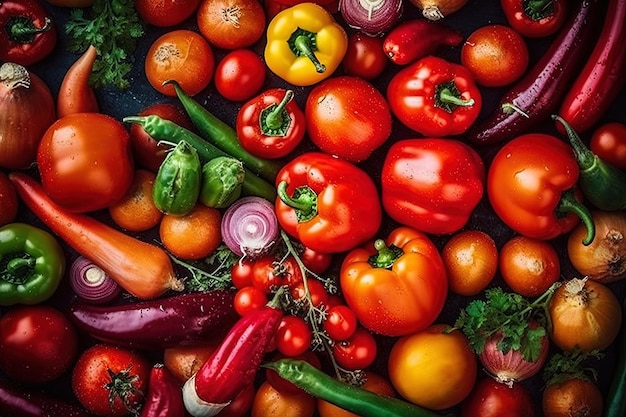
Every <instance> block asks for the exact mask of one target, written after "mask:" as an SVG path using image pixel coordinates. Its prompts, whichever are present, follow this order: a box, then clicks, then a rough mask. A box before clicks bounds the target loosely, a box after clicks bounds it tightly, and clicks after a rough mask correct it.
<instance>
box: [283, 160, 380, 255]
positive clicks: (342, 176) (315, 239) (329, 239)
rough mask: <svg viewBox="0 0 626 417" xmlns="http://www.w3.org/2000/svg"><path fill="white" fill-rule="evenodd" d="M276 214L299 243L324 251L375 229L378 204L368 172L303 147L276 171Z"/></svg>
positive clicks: (354, 242)
mask: <svg viewBox="0 0 626 417" xmlns="http://www.w3.org/2000/svg"><path fill="white" fill-rule="evenodd" d="M276 184H277V188H278V190H277V191H278V198H277V199H276V216H277V218H278V222H279V223H280V225H281V227H282V228H283V229H284V230H285V231H286V232H287V233H288V234H290V235H291V236H294V237H296V238H297V239H298V240H299V241H300V242H301V243H302V244H303V245H305V246H307V247H309V248H311V249H314V250H318V251H320V252H326V253H337V252H344V251H347V250H350V249H352V248H354V247H356V246H358V245H360V244H362V243H365V242H366V241H368V240H369V239H371V238H372V237H374V235H375V234H376V232H377V231H378V229H379V227H380V224H381V221H382V208H381V206H380V201H379V198H378V190H377V189H376V186H375V184H374V182H373V180H372V179H371V178H370V176H369V175H368V174H367V173H366V172H365V171H363V170H362V169H360V168H359V167H357V166H356V165H353V164H351V163H350V162H347V161H345V160H342V159H339V158H334V157H332V156H330V155H328V154H325V153H321V152H307V153H303V154H301V155H299V156H297V157H296V158H294V159H293V160H291V161H290V162H289V163H287V164H286V165H285V166H284V167H283V169H282V170H281V171H280V172H279V173H278V176H277V177H276Z"/></svg>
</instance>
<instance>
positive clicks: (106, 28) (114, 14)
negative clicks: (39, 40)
mask: <svg viewBox="0 0 626 417" xmlns="http://www.w3.org/2000/svg"><path fill="white" fill-rule="evenodd" d="M65 32H66V33H67V34H68V35H70V37H71V39H70V41H69V43H68V50H69V51H70V52H74V53H83V52H85V51H86V50H87V48H89V46H90V45H93V46H94V47H95V48H96V49H97V50H98V58H97V59H96V61H95V62H94V65H93V71H92V75H91V80H90V81H91V83H92V85H93V86H94V87H103V86H106V85H111V86H115V87H117V88H119V89H126V88H128V87H129V86H130V82H129V81H128V79H127V78H126V76H127V74H128V73H129V72H130V71H131V69H132V63H131V60H132V57H133V52H134V51H135V49H136V47H137V40H138V39H139V38H141V37H142V36H143V35H144V33H145V32H144V25H143V22H142V21H141V19H140V18H139V15H138V14H137V10H136V9H135V5H134V1H133V0H95V1H94V3H93V5H92V6H91V8H90V9H81V8H75V9H72V10H71V12H70V20H69V21H68V22H67V23H66V24H65Z"/></svg>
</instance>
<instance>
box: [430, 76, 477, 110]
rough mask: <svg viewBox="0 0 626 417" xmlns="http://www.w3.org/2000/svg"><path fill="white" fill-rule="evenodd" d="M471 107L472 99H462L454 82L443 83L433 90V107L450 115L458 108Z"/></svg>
mask: <svg viewBox="0 0 626 417" xmlns="http://www.w3.org/2000/svg"><path fill="white" fill-rule="evenodd" d="M473 105H474V99H473V98H470V99H467V100H466V99H464V98H463V97H462V94H461V91H459V88H458V87H457V86H456V84H455V83H454V81H447V82H443V83H441V84H438V85H437V86H436V88H435V106H436V107H439V108H441V109H443V110H445V111H447V112H448V113H452V112H453V111H454V109H456V108H457V107H459V106H460V107H470V106H473Z"/></svg>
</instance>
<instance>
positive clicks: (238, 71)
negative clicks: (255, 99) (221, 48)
mask: <svg viewBox="0 0 626 417" xmlns="http://www.w3.org/2000/svg"><path fill="white" fill-rule="evenodd" d="M266 68H267V67H266V66H265V63H264V62H263V60H261V57H260V56H259V55H257V54H256V53H255V52H254V51H253V50H251V49H236V50H234V51H231V52H229V53H228V54H226V56H224V58H222V60H221V61H220V62H219V63H218V64H217V68H216V69H215V87H216V88H217V91H218V93H220V94H221V95H222V97H224V98H226V99H227V100H230V101H244V100H248V99H249V98H251V97H252V96H253V95H255V94H256V93H258V92H259V91H260V90H261V87H263V84H264V83H265V75H266V72H267V70H266Z"/></svg>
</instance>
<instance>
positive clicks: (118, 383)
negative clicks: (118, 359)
mask: <svg viewBox="0 0 626 417" xmlns="http://www.w3.org/2000/svg"><path fill="white" fill-rule="evenodd" d="M130 368H131V367H130V366H129V367H128V368H126V369H124V370H122V371H120V372H118V373H115V372H114V371H113V370H112V369H107V373H108V374H109V377H110V378H111V381H110V382H108V383H107V384H106V385H105V386H104V387H105V388H106V389H107V390H108V391H109V405H110V406H111V409H113V406H114V403H115V399H116V398H119V399H120V400H121V401H122V403H123V404H124V407H126V409H127V410H128V411H129V412H130V413H131V414H132V415H134V416H137V415H139V410H138V405H135V406H132V405H131V403H132V401H131V395H132V394H138V395H139V396H140V397H143V395H144V394H143V392H141V390H139V389H137V388H136V387H135V385H134V384H135V383H137V381H138V380H139V376H138V375H131V373H130Z"/></svg>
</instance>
